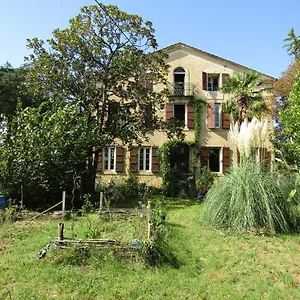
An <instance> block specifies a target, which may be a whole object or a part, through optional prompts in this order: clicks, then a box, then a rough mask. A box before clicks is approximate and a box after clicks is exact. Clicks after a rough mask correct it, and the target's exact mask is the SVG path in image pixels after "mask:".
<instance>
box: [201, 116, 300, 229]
mask: <svg viewBox="0 0 300 300" xmlns="http://www.w3.org/2000/svg"><path fill="white" fill-rule="evenodd" d="M267 134H268V129H267V121H265V122H261V121H259V120H257V119H255V118H254V119H253V120H252V121H251V122H250V123H248V122H247V121H244V122H243V123H242V124H241V125H240V126H239V125H238V124H235V125H234V126H233V127H232V129H231V131H230V135H231V140H232V142H233V144H234V145H235V147H236V149H235V150H236V151H237V150H238V151H239V153H240V156H241V159H240V163H239V164H238V163H237V162H234V163H233V166H232V168H231V169H230V171H229V173H227V174H225V176H224V177H223V178H222V179H221V180H220V181H219V183H217V184H215V185H214V186H213V187H212V188H211V189H210V191H209V192H208V194H207V196H206V199H205V206H204V219H205V221H206V222H207V223H208V224H209V225H212V226H214V227H217V228H224V229H229V230H230V231H232V232H234V233H241V232H245V231H252V230H254V231H255V230H258V229H261V228H264V230H266V229H267V230H268V231H269V232H270V231H272V232H288V231H291V230H294V229H295V226H296V225H297V218H298V210H297V209H298V207H297V198H299V191H297V196H296V197H295V193H296V190H295V180H294V179H293V178H292V177H291V175H284V174H280V173H279V172H275V171H271V170H267V169H266V168H265V167H263V162H261V157H263V156H262V155H261V154H262V152H263V151H265V150H264V149H265V148H264V147H265V142H266V137H267ZM292 191H293V193H292V196H293V197H291V192H292Z"/></svg>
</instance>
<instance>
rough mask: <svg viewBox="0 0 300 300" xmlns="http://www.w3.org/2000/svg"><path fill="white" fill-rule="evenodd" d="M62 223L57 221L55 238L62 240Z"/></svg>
mask: <svg viewBox="0 0 300 300" xmlns="http://www.w3.org/2000/svg"><path fill="white" fill-rule="evenodd" d="M64 226H65V225H64V223H58V229H57V240H58V241H62V240H63V239H64Z"/></svg>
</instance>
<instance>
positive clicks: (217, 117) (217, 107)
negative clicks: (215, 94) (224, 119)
mask: <svg viewBox="0 0 300 300" xmlns="http://www.w3.org/2000/svg"><path fill="white" fill-rule="evenodd" d="M220 108H221V107H220V104H215V127H216V128H220V127H221V126H220Z"/></svg>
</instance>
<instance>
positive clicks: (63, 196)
mask: <svg viewBox="0 0 300 300" xmlns="http://www.w3.org/2000/svg"><path fill="white" fill-rule="evenodd" d="M65 211H66V191H63V192H62V208H61V212H62V217H63V218H64V217H65Z"/></svg>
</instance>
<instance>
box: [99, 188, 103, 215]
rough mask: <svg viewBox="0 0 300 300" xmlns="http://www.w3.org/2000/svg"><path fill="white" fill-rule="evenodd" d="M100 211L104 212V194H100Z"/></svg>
mask: <svg viewBox="0 0 300 300" xmlns="http://www.w3.org/2000/svg"><path fill="white" fill-rule="evenodd" d="M99 210H100V211H101V210H103V192H100V206H99Z"/></svg>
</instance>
